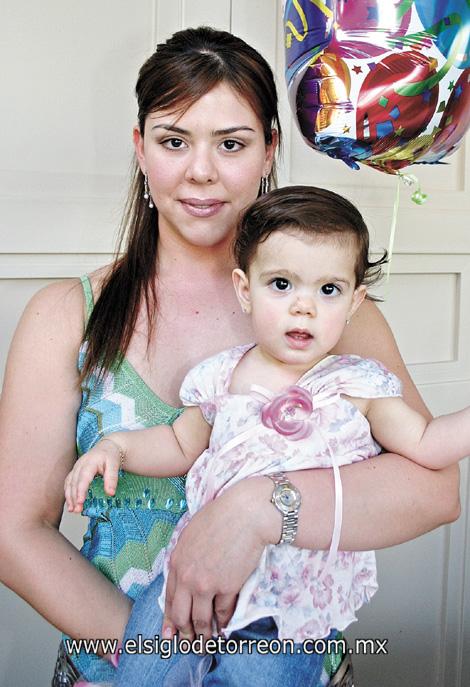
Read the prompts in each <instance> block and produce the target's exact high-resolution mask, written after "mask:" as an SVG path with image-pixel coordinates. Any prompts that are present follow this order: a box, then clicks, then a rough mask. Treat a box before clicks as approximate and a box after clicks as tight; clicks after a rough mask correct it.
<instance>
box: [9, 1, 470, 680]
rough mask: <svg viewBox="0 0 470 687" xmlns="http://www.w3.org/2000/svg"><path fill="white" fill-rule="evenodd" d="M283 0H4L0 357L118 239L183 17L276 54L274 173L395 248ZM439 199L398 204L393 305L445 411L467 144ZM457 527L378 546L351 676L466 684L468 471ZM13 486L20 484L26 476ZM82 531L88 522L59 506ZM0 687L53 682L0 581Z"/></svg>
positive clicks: (34, 633)
mask: <svg viewBox="0 0 470 687" xmlns="http://www.w3.org/2000/svg"><path fill="white" fill-rule="evenodd" d="M280 5H281V3H280V2H276V1H275V0H257V1H256V2H255V1H253V0H252V1H251V2H248V0H233V1H230V0H198V2H184V0H174V1H173V2H172V3H165V2H163V0H138V1H137V2H133V3H131V2H126V1H125V0H100V2H96V1H95V0H82V1H81V2H80V3H76V2H71V0H48V2H46V3H40V2H36V1H35V0H20V2H18V1H17V0H16V1H14V0H3V2H2V5H1V9H0V22H1V26H2V41H1V43H0V56H1V64H2V65H3V66H2V69H1V70H0V73H1V77H0V78H1V80H2V82H1V92H2V96H3V97H2V108H1V109H0V121H1V129H0V130H1V131H2V137H1V139H0V146H1V148H0V204H1V213H0V217H1V220H0V303H1V313H2V328H1V330H0V369H2V368H3V364H4V360H5V357H6V352H7V347H8V342H9V339H10V337H11V334H12V331H13V328H14V326H15V323H16V321H17V319H18V316H19V314H20V312H21V309H22V307H23V305H24V303H25V302H26V300H27V299H28V298H29V296H30V295H31V294H32V293H33V292H34V291H36V290H37V289H38V288H39V287H40V286H42V285H43V284H45V283H47V282H49V281H51V280H53V279H58V278H63V277H70V276H76V275H79V274H82V273H84V272H86V271H89V270H91V269H93V268H94V267H97V266H98V265H100V264H103V263H104V262H106V261H107V260H108V259H109V255H110V253H111V251H112V247H113V240H114V236H115V230H116V227H117V224H118V220H119V216H120V211H121V207H122V202H123V197H124V192H125V187H126V183H127V174H128V168H129V163H130V160H131V136H130V134H131V128H132V125H133V123H134V119H135V107H134V100H133V96H132V92H133V87H134V83H135V78H136V74H137V69H138V67H139V66H140V64H141V63H142V62H143V61H144V59H145V58H146V57H147V56H148V55H149V54H150V53H151V52H152V50H153V47H154V46H155V44H156V42H157V41H160V40H163V39H165V38H166V37H167V36H168V35H169V34H171V33H172V32H173V31H175V30H177V29H179V28H182V27H183V26H188V25H199V24H201V23H208V24H211V25H213V26H215V27H217V28H224V29H228V30H232V31H233V32H234V33H236V34H239V35H241V36H242V37H244V38H245V39H246V40H248V41H249V42H250V43H252V44H253V45H254V46H255V47H257V48H258V49H259V50H260V51H261V52H262V53H263V54H264V55H265V56H266V57H267V59H268V60H269V61H270V63H271V64H272V65H273V66H274V67H275V70H276V73H277V75H278V85H279V88H280V93H281V107H282V113H283V121H284V128H285V133H286V146H285V153H284V159H283V164H282V169H281V183H282V184H286V183H312V184H318V185H324V186H328V187H329V188H332V189H334V190H337V191H339V192H340V193H343V194H344V195H347V196H348V197H350V198H351V199H352V200H353V201H355V202H356V203H358V204H359V206H360V207H361V209H362V210H363V212H364V215H365V217H366V219H367V220H368V223H369V225H370V228H371V233H372V237H373V243H374V245H375V246H377V247H380V246H386V245H387V243H388V232H389V228H390V224H391V216H392V206H393V201H394V195H395V183H396V182H395V180H394V179H393V178H390V177H388V176H386V175H381V174H380V173H378V172H376V171H373V170H368V169H362V170H361V171H360V172H352V171H350V170H349V169H347V168H346V166H343V165H342V163H341V162H339V161H334V160H329V159H327V158H326V157H320V156H319V155H318V154H317V153H314V152H313V151H311V150H310V149H309V148H307V147H306V146H305V145H304V144H303V143H302V141H301V140H300V137H299V135H298V133H297V131H296V129H295V127H294V126H293V124H292V121H291V118H290V113H289V110H288V106H287V101H286V96H285V87H284V81H283V76H282V72H283V47H282V46H283V39H282V13H281V8H280ZM418 172H419V177H420V180H421V182H422V185H423V188H424V190H425V191H426V192H427V193H428V194H429V197H430V199H429V202H428V203H427V205H425V206H423V207H417V206H414V205H413V204H412V203H411V202H410V200H409V195H408V194H407V193H406V191H402V201H401V207H400V215H399V222H398V232H397V238H396V244H395V250H394V258H393V265H392V276H391V279H390V283H389V284H388V286H387V287H386V293H385V295H386V299H387V300H386V303H385V304H384V306H383V309H384V312H385V313H386V315H387V317H388V319H389V321H390V323H391V324H392V326H393V329H394V331H395V333H396V335H397V338H398V341H399V344H400V347H401V349H402V351H403V353H404V356H405V359H406V361H407V363H408V364H409V366H410V370H411V373H412V374H413V376H414V379H415V381H416V382H417V384H418V385H419V388H420V391H421V393H422V394H423V396H424V398H425V400H426V402H427V403H428V404H429V406H430V408H431V409H432V411H433V412H435V413H443V412H449V411H451V410H454V409H456V408H458V407H460V406H462V405H464V404H468V403H470V385H469V380H470V307H469V295H470V288H469V268H470V227H469V221H468V212H469V209H470V197H469V193H468V183H469V182H468V179H469V173H470V164H469V162H468V153H467V152H466V150H465V149H462V150H461V151H460V152H459V153H458V154H456V155H455V156H453V157H451V158H449V165H447V166H443V167H438V168H436V167H434V168H430V169H423V168H419V169H418ZM462 478H463V479H462V499H463V514H462V517H461V519H460V520H459V522H458V523H456V524H454V525H453V526H452V527H445V528H441V529H439V530H438V531H436V532H433V533H430V534H428V535H426V536H425V537H422V538H420V539H419V540H417V541H414V542H410V543H408V544H406V545H403V546H400V547H396V548H394V549H391V550H388V551H382V552H379V557H378V558H379V573H380V579H381V591H380V592H379V594H378V595H377V596H376V597H375V599H374V602H373V603H372V604H371V605H370V606H369V607H368V608H366V609H363V611H362V612H361V614H360V623H359V624H357V625H356V626H355V627H353V628H352V629H351V632H350V633H349V634H350V637H354V636H357V637H364V638H375V637H378V638H381V639H383V638H388V640H389V642H388V650H389V655H388V656H386V657H379V656H377V657H367V658H366V657H356V659H355V665H356V672H357V680H356V683H357V685H358V687H373V686H375V685H384V686H386V687H395V686H396V687H398V686H399V685H400V686H401V685H413V687H463V686H464V685H468V683H469V681H470V659H469V655H470V652H469V649H470V593H469V591H468V590H469V589H470V584H469V582H470V580H469V579H468V577H469V575H470V558H469V547H468V544H467V541H468V540H469V538H470V528H469V522H468V519H469V474H468V466H467V465H466V464H464V465H463V469H462ZM17 489H18V498H21V485H18V486H17ZM63 527H64V531H66V533H67V535H68V536H70V537H71V538H72V539H73V540H74V541H75V542H77V543H78V542H79V538H80V534H81V530H82V528H83V523H82V522H81V519H79V518H70V517H69V516H66V517H65V519H64V526H63ZM0 603H1V616H0V617H1V618H2V622H1V623H0V685H3V686H5V687H29V686H31V687H32V686H33V685H34V687H37V686H38V685H47V684H48V683H49V680H50V676H51V673H52V668H53V663H54V656H55V651H56V646H57V637H58V633H57V632H56V631H55V630H53V629H52V628H50V627H49V626H48V624H47V623H46V622H45V621H44V620H42V619H41V618H40V617H39V616H38V615H37V614H36V613H35V612H34V611H32V610H31V609H30V608H29V607H28V606H27V605H26V604H24V603H23V602H22V601H21V600H19V599H18V598H17V597H16V596H14V595H13V594H12V593H11V592H10V591H9V590H7V589H5V588H2V589H1V590H0Z"/></svg>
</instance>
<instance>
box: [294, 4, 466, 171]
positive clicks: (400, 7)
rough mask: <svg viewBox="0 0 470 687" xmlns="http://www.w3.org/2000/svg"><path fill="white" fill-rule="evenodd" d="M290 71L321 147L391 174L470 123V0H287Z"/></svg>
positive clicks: (438, 152)
mask: <svg viewBox="0 0 470 687" xmlns="http://www.w3.org/2000/svg"><path fill="white" fill-rule="evenodd" d="M284 19H285V39H286V78H287V84H288V92H289V99H290V102H291V106H292V109H293V111H294V113H295V115H296V118H297V122H298V124H299V127H300V131H301V133H302V135H303V137H304V138H305V140H306V141H307V143H308V144H309V145H310V146H312V147H313V148H314V149H315V150H318V151H320V152H322V153H326V154H327V155H329V156H330V157H333V158H337V159H341V160H343V161H344V162H345V163H346V164H347V165H349V166H350V167H352V168H354V169H358V168H359V164H358V163H362V164H365V165H368V166H370V167H374V168H375V169H378V170H381V171H383V172H388V173H391V174H395V173H397V172H398V171H399V170H400V169H402V168H403V167H406V166H408V165H411V164H414V163H428V164H432V163H437V162H439V161H440V160H441V159H442V158H443V157H444V156H445V155H449V154H450V153H452V152H453V151H454V150H455V149H456V148H457V147H458V145H459V143H460V142H461V140H462V137H463V136H464V134H465V132H466V130H467V129H468V127H469V125H470V0H435V1H433V0H349V1H348V0H325V1H324V2H323V1H322V0H286V2H285V9H284Z"/></svg>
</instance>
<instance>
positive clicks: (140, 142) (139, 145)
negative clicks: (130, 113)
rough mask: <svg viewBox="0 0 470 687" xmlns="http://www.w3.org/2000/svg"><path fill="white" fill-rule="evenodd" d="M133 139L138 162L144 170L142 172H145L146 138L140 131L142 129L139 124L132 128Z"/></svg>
mask: <svg viewBox="0 0 470 687" xmlns="http://www.w3.org/2000/svg"><path fill="white" fill-rule="evenodd" d="M132 140H133V141H134V150H135V156H136V158H137V162H138V163H139V167H140V169H141V170H142V174H145V172H146V167H145V154H144V139H143V136H142V134H141V133H140V129H139V127H138V126H135V127H134V128H133V130H132Z"/></svg>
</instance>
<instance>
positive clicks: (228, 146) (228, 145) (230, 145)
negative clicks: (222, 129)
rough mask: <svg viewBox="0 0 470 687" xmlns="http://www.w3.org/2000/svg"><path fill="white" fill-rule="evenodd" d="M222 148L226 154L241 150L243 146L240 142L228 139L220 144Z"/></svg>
mask: <svg viewBox="0 0 470 687" xmlns="http://www.w3.org/2000/svg"><path fill="white" fill-rule="evenodd" d="M222 147H223V149H224V150H225V151H227V152H228V153H233V152H235V151H237V150H241V149H242V148H244V147H245V146H244V145H243V143H240V141H234V140H233V139H232V138H228V139H227V140H226V141H223V142H222Z"/></svg>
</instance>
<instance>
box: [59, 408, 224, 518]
mask: <svg viewBox="0 0 470 687" xmlns="http://www.w3.org/2000/svg"><path fill="white" fill-rule="evenodd" d="M210 433H211V426H210V425H209V424H208V423H207V422H206V421H205V419H204V416H203V414H202V413H201V411H200V409H199V407H196V406H194V407H191V408H187V409H186V410H185V411H184V413H183V414H182V415H180V417H179V418H178V419H177V420H175V422H174V423H173V425H171V426H170V425H157V426H155V427H150V428H148V429H140V430H135V431H131V432H114V433H112V434H108V435H107V436H106V437H103V439H101V441H99V442H98V443H97V444H96V445H95V446H94V447H93V448H92V449H91V450H90V451H88V453H85V454H84V455H83V456H81V458H79V459H78V460H77V462H76V463H75V465H74V467H73V469H72V470H71V471H70V472H69V474H68V475H67V477H66V479H65V485H64V491H65V500H66V502H67V507H68V510H69V511H74V512H76V513H79V512H80V511H81V510H82V508H83V503H84V501H85V498H86V493H87V490H88V487H89V485H90V483H91V482H92V480H93V479H94V478H95V476H96V475H102V476H103V479H104V490H105V492H106V493H107V494H109V495H110V496H112V495H113V494H114V493H115V491H116V487H117V483H118V473H119V469H120V467H125V469H126V470H127V471H128V472H133V473H135V474H137V475H146V476H148V477H172V476H175V475H184V474H185V473H186V472H187V471H188V470H189V468H190V467H191V465H192V464H193V463H194V461H195V460H196V458H197V457H198V456H199V455H200V454H201V453H202V452H203V451H204V449H206V448H207V446H208V445H209V437H210Z"/></svg>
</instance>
